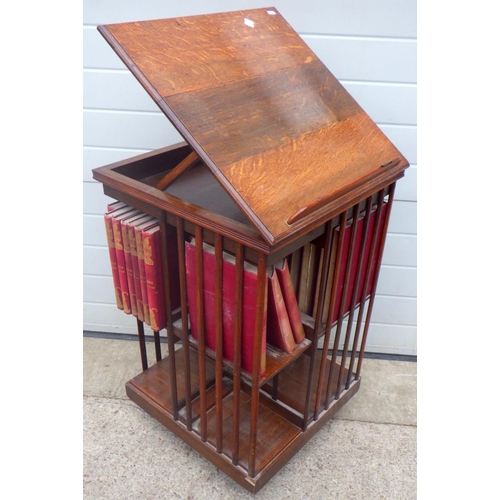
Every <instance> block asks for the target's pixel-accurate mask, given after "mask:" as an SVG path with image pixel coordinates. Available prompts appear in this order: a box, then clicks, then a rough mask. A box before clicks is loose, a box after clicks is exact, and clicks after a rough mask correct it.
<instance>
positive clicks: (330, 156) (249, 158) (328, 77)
mask: <svg viewBox="0 0 500 500" xmlns="http://www.w3.org/2000/svg"><path fill="white" fill-rule="evenodd" d="M98 29H99V31H100V33H101V34H102V35H103V36H104V37H105V39H106V40H107V41H108V43H109V44H110V45H111V47H112V48H113V49H114V50H115V51H116V52H117V54H118V55H119V56H120V57H121V59H122V60H123V61H124V63H125V64H126V65H127V66H128V68H129V69H130V71H131V72H132V73H133V74H134V75H135V77H136V78H137V79H138V80H139V82H140V83H141V84H142V85H143V87H144V88H145V89H146V91H147V92H148V93H149V95H150V96H151V97H152V98H153V99H154V100H155V102H156V103H157V104H158V106H159V107H160V109H161V110H162V111H163V112H164V113H165V115H166V116H167V117H168V118H169V119H170V121H171V122H172V123H173V124H174V126H175V127H176V128H177V130H178V131H179V133H180V134H181V135H182V136H183V137H184V138H185V140H186V141H187V142H188V143H189V144H190V146H191V147H192V148H193V149H194V150H195V151H196V152H197V153H198V155H199V156H200V158H201V159H202V160H203V161H204V162H205V163H206V165H207V166H208V167H209V168H210V170H211V171H212V173H213V174H214V176H215V177H216V178H217V180H218V181H219V182H220V184H221V185H222V187H223V188H224V189H225V190H226V191H227V193H228V194H229V195H230V196H231V198H233V200H234V201H235V203H236V204H237V205H238V206H239V207H240V209H241V210H242V212H243V213H244V214H245V216H246V217H248V219H249V220H250V221H251V222H252V223H253V225H254V226H255V227H256V229H257V230H258V231H259V233H260V234H261V235H262V237H263V238H264V240H265V241H267V242H268V243H270V244H273V243H276V242H278V241H280V240H282V239H285V238H288V237H290V236H291V235H292V234H295V233H297V232H299V231H304V230H305V228H307V227H308V226H310V225H314V223H315V222H317V219H318V214H319V213H322V214H324V213H325V211H328V210H330V209H332V210H333V209H334V208H335V203H336V201H337V200H338V199H339V197H342V196H344V195H346V194H347V193H349V192H351V191H353V190H357V193H358V194H359V191H360V186H366V190H367V191H368V190H369V189H372V188H373V186H374V185H375V184H377V185H379V184H380V183H381V182H383V181H384V179H386V180H394V179H395V178H399V177H401V176H402V175H403V173H402V172H403V170H404V168H406V167H407V166H408V162H407V161H406V160H405V159H404V157H403V155H402V154H401V153H400V152H399V151H398V150H397V149H396V148H395V147H394V145H392V144H391V142H390V141H389V140H388V139H387V137H386V136H385V135H384V134H383V133H382V132H381V131H380V129H379V128H378V127H377V126H376V125H375V123H374V122H373V121H372V120H371V119H370V118H369V117H368V116H367V115H366V113H365V112H364V111H363V110H362V109H361V107H360V106H359V105H358V104H357V103H356V102H355V101H354V99H353V98H352V97H351V96H350V95H349V94H348V93H347V91H346V90H345V89H344V88H343V87H342V86H341V85H340V83H339V82H338V81H337V79H336V78H335V77H334V76H333V75H332V74H331V73H330V72H329V71H328V69H327V68H326V67H325V66H324V64H323V63H322V62H321V61H319V59H318V58H317V57H316V55H315V54H314V53H313V52H312V51H311V50H310V49H309V47H308V46H307V45H306V44H305V43H304V42H303V40H302V39H301V38H300V37H299V36H298V34H297V33H296V32H295V31H294V30H293V29H292V28H291V27H290V25H289V24H288V23H287V22H286V21H285V20H284V19H283V17H282V16H281V15H280V14H279V13H278V11H277V10H276V9H275V8H271V7H270V8H264V9H256V10H248V11H238V12H228V13H223V14H211V15H202V16H191V17H184V18H176V19H161V20H156V21H144V22H136V23H124V24H114V25H107V26H99V27H98ZM382 165H384V166H382ZM361 189H362V188H361ZM369 194H370V193H369V192H367V193H366V195H369Z"/></svg>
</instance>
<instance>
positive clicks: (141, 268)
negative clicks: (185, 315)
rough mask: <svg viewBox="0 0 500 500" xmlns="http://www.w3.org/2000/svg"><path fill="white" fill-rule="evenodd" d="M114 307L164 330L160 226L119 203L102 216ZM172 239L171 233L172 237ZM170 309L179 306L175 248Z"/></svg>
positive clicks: (112, 205)
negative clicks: (113, 290) (112, 285)
mask: <svg viewBox="0 0 500 500" xmlns="http://www.w3.org/2000/svg"><path fill="white" fill-rule="evenodd" d="M104 222H105V226H106V236H107V241H108V249H109V257H110V263H111V271H112V276H113V284H114V288H115V297H116V305H117V307H118V308H119V309H121V310H123V311H124V312H125V313H126V314H132V315H133V316H135V317H136V318H138V319H139V320H140V321H143V322H145V323H146V324H147V325H149V326H150V327H151V328H152V329H153V330H154V331H160V330H161V329H163V328H165V306H164V295H163V285H162V283H163V276H162V271H161V266H160V265H158V264H159V262H160V259H161V249H160V248H161V247H160V226H159V222H158V220H157V219H156V218H154V217H151V216H150V215H147V214H144V213H143V212H141V211H140V210H136V209H134V208H132V207H130V206H128V205H126V204H124V203H122V202H115V203H112V204H110V205H108V211H107V212H106V213H105V214H104ZM172 238H173V239H175V233H174V234H172ZM170 254H171V256H172V261H173V262H172V264H171V265H170V271H171V273H170V277H171V283H170V285H171V290H172V292H173V293H171V297H172V308H173V309H175V308H177V307H179V293H178V283H179V271H178V266H177V265H176V260H174V259H176V256H177V249H176V248H175V246H173V248H172V250H171V251H170Z"/></svg>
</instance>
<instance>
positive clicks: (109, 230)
mask: <svg viewBox="0 0 500 500" xmlns="http://www.w3.org/2000/svg"><path fill="white" fill-rule="evenodd" d="M104 224H105V227H106V238H107V240H108V251H109V260H110V263H111V275H112V277H113V286H114V290H115V299H116V306H117V307H118V309H120V310H123V301H122V289H121V286H120V277H119V275H118V263H117V261H116V249H115V238H114V236H113V221H112V219H111V217H110V216H109V215H108V214H105V215H104Z"/></svg>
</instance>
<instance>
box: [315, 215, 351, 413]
mask: <svg viewBox="0 0 500 500" xmlns="http://www.w3.org/2000/svg"><path fill="white" fill-rule="evenodd" d="M346 226H347V212H343V213H342V215H341V217H340V227H339V236H338V241H337V247H336V249H335V252H336V258H335V269H334V272H333V283H332V292H331V295H330V304H329V305H328V316H327V320H326V326H325V337H324V340H323V352H322V354H321V365H320V372H321V371H322V373H323V374H322V375H321V376H320V377H319V378H318V389H317V391H318V394H322V392H323V384H324V372H325V367H326V359H327V354H328V346H329V345H330V335H331V331H332V324H333V315H334V313H335V305H336V303H337V297H338V294H339V290H340V287H339V285H340V273H341V270H342V258H341V255H339V249H341V248H343V246H344V241H345V237H346V234H345V233H346ZM333 238H334V236H333V235H332V239H333ZM332 250H333V249H332ZM335 361H336V355H335V357H333V356H332V359H331V360H330V370H329V378H330V375H331V373H332V367H333V366H334V365H335ZM327 388H328V386H327ZM327 392H328V390H327ZM327 408H328V396H327V397H325V403H324V409H325V410H326V409H327ZM319 411H320V398H317V400H316V407H315V409H314V418H315V419H317V418H318V417H319Z"/></svg>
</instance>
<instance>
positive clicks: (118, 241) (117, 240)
mask: <svg viewBox="0 0 500 500" xmlns="http://www.w3.org/2000/svg"><path fill="white" fill-rule="evenodd" d="M113 234H114V235H115V248H116V249H117V250H123V245H122V235H121V231H120V225H119V223H118V222H113Z"/></svg>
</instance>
